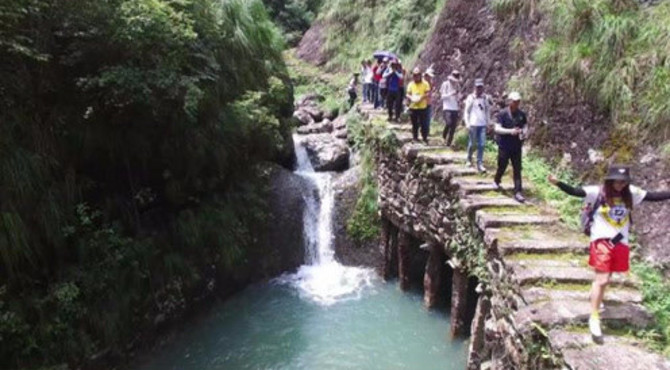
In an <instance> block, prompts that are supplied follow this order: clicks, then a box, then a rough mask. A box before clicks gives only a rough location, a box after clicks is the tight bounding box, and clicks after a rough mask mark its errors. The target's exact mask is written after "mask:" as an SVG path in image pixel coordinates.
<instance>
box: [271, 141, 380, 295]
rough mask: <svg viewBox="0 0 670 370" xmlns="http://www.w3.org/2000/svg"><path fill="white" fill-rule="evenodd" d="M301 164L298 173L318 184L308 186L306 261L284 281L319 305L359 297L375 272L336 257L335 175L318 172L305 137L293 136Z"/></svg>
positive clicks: (304, 193) (281, 279)
mask: <svg viewBox="0 0 670 370" xmlns="http://www.w3.org/2000/svg"><path fill="white" fill-rule="evenodd" d="M293 141H294V143H295V152H296V157H297V162H298V166H297V169H296V171H295V173H296V174H297V175H299V176H301V177H303V178H305V179H307V180H308V181H309V182H311V183H312V184H314V189H305V190H304V192H303V197H304V199H305V204H306V207H305V213H304V216H303V223H304V236H305V238H304V239H305V246H304V247H305V252H306V253H305V256H306V261H305V264H304V265H302V266H301V267H300V268H299V269H298V271H297V272H296V273H295V274H291V275H284V276H282V277H280V278H278V281H279V282H281V283H288V284H291V285H292V286H294V287H296V289H297V290H298V291H299V292H300V294H301V295H302V296H303V297H305V298H306V299H310V300H312V301H314V302H317V303H319V304H325V305H329V304H333V303H336V302H338V301H342V300H349V299H356V298H358V297H360V294H361V292H362V291H363V289H365V288H366V287H370V286H371V285H372V280H373V278H374V272H373V271H372V270H371V269H368V268H359V267H349V266H343V265H341V264H340V263H339V262H337V261H336V260H335V251H334V250H333V232H332V218H333V217H332V216H333V207H334V205H335V193H334V190H333V186H332V179H333V174H332V173H328V172H315V171H314V169H313V168H312V164H311V162H310V160H309V156H308V155H307V150H306V149H305V147H304V145H303V143H302V140H301V138H300V137H299V136H298V135H294V136H293Z"/></svg>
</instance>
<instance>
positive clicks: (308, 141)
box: [303, 134, 350, 172]
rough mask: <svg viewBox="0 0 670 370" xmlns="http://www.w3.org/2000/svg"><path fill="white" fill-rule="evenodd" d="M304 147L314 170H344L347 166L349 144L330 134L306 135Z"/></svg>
mask: <svg viewBox="0 0 670 370" xmlns="http://www.w3.org/2000/svg"><path fill="white" fill-rule="evenodd" d="M303 143H304V145H305V149H307V154H308V155H309V159H310V161H311V162H312V166H313V167H314V170H315V171H336V172H340V171H344V170H346V169H347V168H349V153H350V151H349V146H348V145H347V143H346V142H345V141H344V140H340V139H337V138H335V137H334V136H332V135H330V134H313V135H307V136H306V137H305V138H304V139H303Z"/></svg>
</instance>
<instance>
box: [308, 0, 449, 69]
mask: <svg viewBox="0 0 670 370" xmlns="http://www.w3.org/2000/svg"><path fill="white" fill-rule="evenodd" d="M445 1H446V0H376V1H360V0H333V1H328V2H325V3H324V4H323V6H322V8H321V10H320V13H319V18H320V19H322V20H323V21H324V23H325V24H327V25H328V31H327V39H326V45H325V47H326V48H325V51H326V53H327V54H328V55H330V56H331V57H332V59H331V60H330V61H329V62H328V65H329V66H330V67H335V68H340V69H352V68H357V67H358V66H359V65H360V61H361V60H363V59H369V58H371V57H372V55H371V54H372V52H373V51H375V50H380V49H383V50H391V51H393V52H395V53H397V54H398V55H399V57H400V58H402V59H404V61H403V62H404V64H405V65H406V66H409V65H411V61H412V60H413V59H414V56H415V53H416V52H418V50H419V49H420V46H421V43H422V42H423V40H425V39H426V38H427V36H428V35H429V31H430V30H431V29H432V28H433V25H434V20H435V18H436V16H437V14H438V13H439V11H440V10H442V8H443V6H444V3H445ZM422 67H424V68H425V67H428V66H422Z"/></svg>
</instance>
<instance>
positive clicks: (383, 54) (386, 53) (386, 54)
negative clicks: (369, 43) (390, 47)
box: [372, 50, 398, 59]
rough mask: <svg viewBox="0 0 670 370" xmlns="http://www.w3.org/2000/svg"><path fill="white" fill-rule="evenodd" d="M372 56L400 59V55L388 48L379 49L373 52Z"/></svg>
mask: <svg viewBox="0 0 670 370" xmlns="http://www.w3.org/2000/svg"><path fill="white" fill-rule="evenodd" d="M372 56H373V57H374V58H376V59H379V58H389V59H398V57H397V56H396V55H395V54H393V53H392V52H390V51H386V50H377V51H375V52H374V53H373V54H372Z"/></svg>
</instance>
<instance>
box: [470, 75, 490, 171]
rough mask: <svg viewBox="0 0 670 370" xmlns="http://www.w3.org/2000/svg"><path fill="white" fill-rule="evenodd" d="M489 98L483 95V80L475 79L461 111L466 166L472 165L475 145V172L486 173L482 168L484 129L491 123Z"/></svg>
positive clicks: (484, 142)
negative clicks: (466, 131)
mask: <svg viewBox="0 0 670 370" xmlns="http://www.w3.org/2000/svg"><path fill="white" fill-rule="evenodd" d="M491 105H492V104H491V98H490V97H489V96H488V95H486V94H484V80H483V79H481V78H478V79H475V91H474V92H473V93H472V94H470V95H468V97H467V99H466V100H465V109H464V110H463V115H464V120H465V126H466V127H467V128H468V133H469V140H468V165H469V166H471V167H472V166H473V164H472V153H473V152H474V149H475V148H474V146H475V145H477V170H478V171H479V172H480V173H482V172H486V168H484V145H485V144H486V127H487V126H488V125H489V124H490V123H491Z"/></svg>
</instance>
